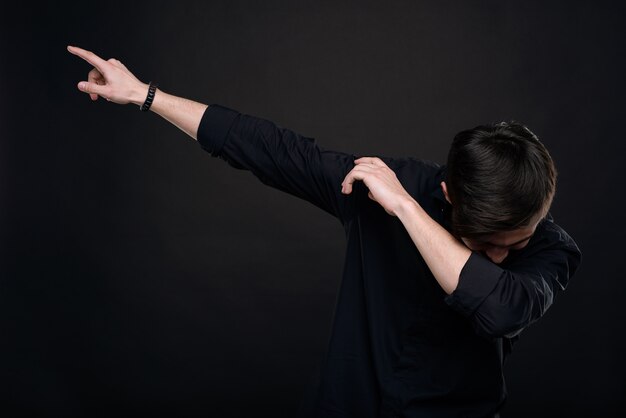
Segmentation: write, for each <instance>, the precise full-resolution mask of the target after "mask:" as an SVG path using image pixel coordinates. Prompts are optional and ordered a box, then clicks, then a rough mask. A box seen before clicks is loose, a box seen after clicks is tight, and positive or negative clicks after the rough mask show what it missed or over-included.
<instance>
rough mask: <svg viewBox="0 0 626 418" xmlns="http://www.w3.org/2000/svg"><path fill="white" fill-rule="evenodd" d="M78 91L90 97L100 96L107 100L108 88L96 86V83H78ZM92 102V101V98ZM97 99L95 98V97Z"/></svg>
mask: <svg viewBox="0 0 626 418" xmlns="http://www.w3.org/2000/svg"><path fill="white" fill-rule="evenodd" d="M78 89H79V90H80V91H82V92H85V93H89V95H90V96H91V95H92V94H97V95H98V96H102V97H104V98H107V97H108V95H107V92H108V88H107V86H101V85H98V84H96V83H90V82H87V81H81V82H80V83H78ZM91 97H92V100H93V96H91ZM96 98H97V97H96Z"/></svg>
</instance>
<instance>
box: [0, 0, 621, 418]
mask: <svg viewBox="0 0 626 418" xmlns="http://www.w3.org/2000/svg"><path fill="white" fill-rule="evenodd" d="M617 4H618V3H617V2H616V3H615V4H613V3H602V2H573V1H559V2H527V1H523V2H522V1H519V2H500V1H495V0H492V1H458V2H449V1H435V0H432V1H388V2H369V1H368V2H364V1H359V2H336V1H333V2H287V1H286V2H275V1H258V2H255V1H233V0H230V1H211V2H200V1H198V2H169V3H160V2H132V3H130V2H129V3H125V2H105V3H98V4H96V3H93V4H90V3H86V2H81V3H80V4H79V3H76V4H71V3H70V2H68V4H66V5H64V4H56V3H55V4H33V3H26V2H24V3H22V4H17V5H16V7H17V10H19V12H8V11H5V12H3V13H2V14H1V15H0V24H1V26H0V28H1V29H0V30H1V31H2V36H1V38H0V42H1V44H0V47H1V50H0V51H1V64H0V80H1V82H0V106H1V107H0V110H1V115H2V116H1V118H0V139H1V142H0V170H1V171H0V174H1V176H0V202H1V204H0V219H1V222H0V236H1V237H2V238H1V240H0V280H1V281H0V310H1V311H0V313H1V316H0V321H1V322H0V324H1V328H0V330H1V333H2V334H1V336H0V337H1V340H0V372H1V374H0V378H1V381H0V382H1V383H0V384H1V386H0V406H1V410H0V415H2V416H12V415H15V416H21V415H28V414H34V415H37V416H98V415H102V416H110V415H120V414H121V415H124V414H134V413H137V412H138V411H146V412H147V413H148V414H149V415H162V416H222V417H241V416H250V415H254V416H275V417H291V416H293V415H294V411H295V409H296V407H297V404H298V401H299V399H300V396H301V394H302V391H303V390H304V387H305V385H306V383H307V381H308V379H309V376H310V374H311V373H312V371H313V370H314V368H315V366H316V365H317V363H318V362H319V361H320V360H321V356H322V353H323V351H324V348H325V345H326V342H327V338H328V332H329V327H330V323H331V320H332V313H333V306H334V302H335V297H336V291H337V288H338V284H339V280H340V275H341V269H342V255H343V248H344V238H343V230H342V228H341V225H340V224H339V223H338V222H337V221H336V220H335V219H334V218H332V217H330V216H329V215H327V214H326V213H324V212H321V211H319V210H318V209H316V208H315V207H313V206H312V205H310V204H308V203H306V202H304V201H300V200H297V199H295V198H293V197H291V196H287V195H284V194H282V193H280V192H278V191H276V190H273V189H270V188H268V187H266V186H263V185H262V184H261V183H260V182H259V181H258V180H257V179H256V178H254V177H253V176H252V175H251V174H250V173H247V172H244V171H238V170H234V169H232V168H231V167H229V166H227V165H226V164H225V163H224V162H223V161H221V160H218V159H214V158H211V157H210V156H209V154H207V153H205V152H203V151H202V150H201V149H200V147H199V146H198V145H197V144H196V143H195V142H194V141H193V140H191V139H190V138H188V137H186V136H185V135H184V134H183V133H182V132H180V131H178V130H177V129H176V128H175V127H173V126H171V125H169V124H168V123H167V122H166V121H164V120H163V119H161V118H159V117H158V116H157V115H155V114H143V113H141V112H139V110H138V108H137V107H136V106H132V105H131V106H118V105H114V104H112V103H107V102H106V101H104V100H99V101H98V102H95V103H92V102H91V101H90V100H89V98H88V97H87V96H86V95H84V94H82V93H80V92H78V90H77V89H76V83H77V82H78V81H80V80H84V79H86V75H87V72H88V71H89V70H90V67H89V65H88V64H87V63H85V62H83V61H82V60H80V59H78V58H77V57H75V56H73V55H71V54H69V53H68V52H67V51H66V49H65V47H66V45H68V44H73V45H77V46H80V47H83V48H86V49H90V50H92V51H94V52H96V53H97V54H99V55H101V56H102V57H103V58H105V59H108V58H112V57H114V58H117V59H120V60H121V61H122V62H124V63H125V64H126V65H127V66H128V67H129V68H130V69H131V70H132V71H133V72H134V73H135V74H136V75H137V76H138V77H139V78H141V79H142V80H143V81H146V82H147V81H150V80H154V81H157V82H158V83H159V84H160V86H161V88H162V89H163V90H164V91H167V92H170V93H173V94H177V95H180V96H184V97H188V98H190V99H194V100H198V101H201V102H204V103H219V104H222V105H225V106H229V107H232V108H235V109H238V110H240V111H243V112H246V113H250V114H254V115H257V116H261V117H265V118H268V119H271V120H273V121H275V122H276V123H278V124H280V125H282V126H285V127H289V128H291V129H294V130H296V131H298V132H300V133H302V134H305V135H307V136H311V137H315V138H316V139H317V141H318V142H319V143H320V145H322V146H324V147H326V148H331V149H336V150H341V151H346V152H353V153H356V154H361V155H389V156H400V155H412V156H416V157H419V158H424V159H429V160H434V161H438V162H443V161H444V159H445V155H446V151H447V148H448V145H449V143H450V140H451V138H452V136H453V135H454V133H456V132H457V131H459V130H461V129H464V128H468V127H473V126H475V125H477V124H479V123H484V122H492V121H498V120H509V119H516V120H520V121H522V122H524V123H526V124H528V125H529V126H530V127H531V129H533V130H534V131H535V133H536V134H537V135H538V136H539V137H540V138H541V139H542V140H543V141H544V143H545V144H546V145H547V146H548V148H549V149H550V151H551V153H552V155H553V158H554V159H555V161H556V163H557V166H558V169H559V173H560V177H559V186H558V192H557V197H556V201H555V203H554V206H553V215H554V216H555V218H556V220H557V222H558V223H559V224H560V225H562V226H563V227H564V228H565V229H566V230H567V231H568V232H570V234H571V235H572V236H573V237H574V238H575V239H576V240H577V242H578V243H579V245H580V247H581V249H582V251H583V256H584V259H583V264H582V266H581V268H580V270H579V273H578V274H577V275H576V277H575V278H574V279H573V280H572V282H571V284H570V287H569V288H568V290H567V291H566V292H565V293H564V294H563V295H562V297H560V298H559V299H557V300H556V302H555V304H554V305H553V307H552V308H551V309H550V310H549V311H548V313H547V315H546V316H545V317H544V318H543V319H542V320H541V321H540V322H539V323H537V324H534V325H533V326H531V327H530V328H528V329H527V330H526V331H525V332H524V333H523V335H522V339H521V341H520V342H519V343H518V345H517V346H516V349H515V351H514V352H513V355H512V357H511V358H510V359H509V361H508V362H507V364H506V374H507V378H508V380H507V382H508V388H509V392H510V396H509V402H508V404H507V406H506V408H505V410H504V417H510V418H513V417H527V416H534V417H552V416H568V417H577V416H581V417H582V416H592V415H593V416H603V417H607V416H615V415H611V414H612V413H613V412H611V411H615V408H616V407H618V406H624V401H623V398H624V395H625V387H626V385H625V381H624V379H625V378H624V371H625V361H624V356H623V354H622V353H623V351H624V349H626V343H625V338H624V325H623V323H624V319H625V315H624V312H623V300H624V294H625V293H624V291H625V288H626V286H625V285H624V280H623V279H624V277H623V275H622V274H621V268H620V260H621V259H622V258H623V253H624V246H623V244H622V240H623V237H624V232H625V231H624V226H623V225H624V219H623V211H624V174H623V173H624V171H623V170H624V166H623V163H622V160H623V158H624V155H625V153H624V151H625V146H624V135H623V118H624V104H623V103H624V93H625V92H626V91H625V89H624V74H625V70H626V68H625V65H624V64H625V58H624V51H625V50H626V49H625V48H624V46H625V42H624V39H625V37H624V33H623V32H624V31H623V29H622V28H623V22H624V17H625V15H624V13H623V11H622V10H621V8H620V7H618V6H617Z"/></svg>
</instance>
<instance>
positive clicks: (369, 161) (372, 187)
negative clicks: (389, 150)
mask: <svg viewBox="0 0 626 418" xmlns="http://www.w3.org/2000/svg"><path fill="white" fill-rule="evenodd" d="M354 163H355V164H356V166H355V167H354V168H353V169H352V170H351V171H350V172H349V173H348V175H347V176H346V178H345V179H344V180H343V183H341V185H342V188H341V192H342V193H344V194H350V193H351V192H352V183H354V182H355V181H356V180H363V183H365V185H366V186H367V188H368V189H369V192H368V194H367V195H368V196H369V198H370V199H372V200H373V201H375V202H378V203H379V204H380V205H381V206H382V207H383V208H384V209H385V211H387V213H388V214H390V215H392V216H397V215H396V211H397V210H398V209H399V208H400V207H401V206H402V205H403V204H404V203H405V202H407V201H410V200H413V198H412V197H411V195H409V193H408V192H407V191H406V190H405V189H404V187H402V184H400V181H399V180H398V178H397V177H396V173H394V172H393V170H392V169H390V168H389V167H388V166H387V164H385V163H384V162H383V161H382V160H381V159H380V158H378V157H361V158H359V159H356V160H354Z"/></svg>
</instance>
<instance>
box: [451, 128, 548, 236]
mask: <svg viewBox="0 0 626 418" xmlns="http://www.w3.org/2000/svg"><path fill="white" fill-rule="evenodd" d="M556 175H557V172H556V168H555V166H554V163H553V161H552V158H551V157H550V154H549V153H548V150H547V149H546V148H545V147H544V145H543V144H542V143H541V142H540V141H539V139H538V138H537V136H536V135H535V134H533V133H532V132H531V131H530V129H528V128H527V127H526V126H524V125H522V124H521V123H518V122H500V123H496V124H492V125H481V126H477V127H476V128H474V129H469V130H465V131H462V132H459V133H458V134H457V135H456V136H455V137H454V140H453V141H452V147H451V148H450V152H449V154H448V164H447V168H446V186H447V190H448V196H449V198H450V200H451V202H452V212H451V218H452V219H451V221H452V229H453V232H454V233H455V235H457V236H458V237H465V238H480V237H484V236H486V235H489V234H493V233H495V232H501V231H508V230H513V229H517V228H521V227H524V226H528V225H529V223H530V222H531V221H532V220H533V218H534V217H535V216H536V215H537V214H541V215H542V216H545V214H546V213H547V211H548V209H549V207H550V205H551V203H552V199H553V197H554V193H555V189H556Z"/></svg>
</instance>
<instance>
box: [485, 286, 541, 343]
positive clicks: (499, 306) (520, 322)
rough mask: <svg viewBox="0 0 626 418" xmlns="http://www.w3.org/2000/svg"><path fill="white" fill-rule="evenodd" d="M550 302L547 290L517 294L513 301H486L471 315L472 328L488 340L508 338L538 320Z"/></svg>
mask: <svg viewBox="0 0 626 418" xmlns="http://www.w3.org/2000/svg"><path fill="white" fill-rule="evenodd" d="M552 300H553V295H552V291H551V289H550V288H549V287H548V286H546V287H544V288H542V289H541V291H539V289H537V288H535V289H533V290H532V291H526V292H518V293H517V294H516V297H514V298H487V300H485V301H484V302H483V303H482V304H481V306H479V308H478V309H477V310H476V311H475V312H474V318H473V321H474V326H475V328H476V329H477V331H479V332H480V333H481V334H483V335H486V336H488V337H491V338H503V337H506V338H511V337H514V336H516V335H518V334H519V333H521V332H522V331H523V330H524V328H526V327H527V326H528V325H530V324H531V323H533V322H535V321H536V320H538V319H539V318H541V317H542V316H543V314H544V313H545V312H546V311H547V309H548V308H549V307H550V305H551V304H552Z"/></svg>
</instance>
